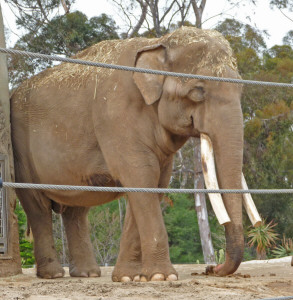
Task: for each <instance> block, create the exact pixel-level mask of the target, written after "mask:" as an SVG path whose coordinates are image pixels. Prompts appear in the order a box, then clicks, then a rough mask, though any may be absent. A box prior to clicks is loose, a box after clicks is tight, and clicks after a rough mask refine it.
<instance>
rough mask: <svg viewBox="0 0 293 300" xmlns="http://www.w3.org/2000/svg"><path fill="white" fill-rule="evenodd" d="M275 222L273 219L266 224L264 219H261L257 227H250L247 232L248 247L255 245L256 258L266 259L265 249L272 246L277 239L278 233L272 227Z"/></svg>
mask: <svg viewBox="0 0 293 300" xmlns="http://www.w3.org/2000/svg"><path fill="white" fill-rule="evenodd" d="M276 225H277V223H273V221H271V222H269V223H268V224H266V220H264V219H263V220H262V222H261V224H260V226H259V227H256V228H254V227H250V228H251V229H249V230H248V232H247V237H248V239H249V240H248V245H249V247H253V246H254V247H256V253H257V259H266V257H267V250H268V249H269V248H272V247H273V246H274V245H275V244H276V241H277V239H278V234H277V233H276V232H275V229H274V227H275V226H276Z"/></svg>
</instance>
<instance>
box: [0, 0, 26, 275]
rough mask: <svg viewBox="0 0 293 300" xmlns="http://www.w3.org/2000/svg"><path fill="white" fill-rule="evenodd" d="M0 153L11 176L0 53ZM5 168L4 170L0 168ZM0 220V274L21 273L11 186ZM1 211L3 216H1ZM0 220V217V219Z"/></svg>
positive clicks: (0, 38)
mask: <svg viewBox="0 0 293 300" xmlns="http://www.w3.org/2000/svg"><path fill="white" fill-rule="evenodd" d="M0 47H2V48H5V37H4V24H3V18H2V10H1V5H0ZM0 91H1V93H0V154H1V157H2V158H3V159H2V165H3V167H2V171H1V177H2V180H3V181H12V179H14V167H13V154H12V145H11V132H10V103H9V87H8V71H7V61H6V55H3V54H1V55H0ZM3 171H4V172H3ZM3 173H4V174H3ZM0 201H3V202H2V204H3V205H2V208H4V209H3V210H2V213H1V220H2V221H3V222H2V225H1V228H2V231H3V232H2V233H1V234H2V237H4V239H5V240H4V244H6V246H5V247H3V251H2V253H0V277H1V276H2V277H4V276H11V275H15V274H19V273H21V260H20V253H19V236H18V226H17V217H16V215H15V214H14V209H15V206H16V195H15V193H14V191H13V190H11V189H7V190H3V191H2V199H0ZM4 215H6V217H5V218H4ZM1 220H0V221H1Z"/></svg>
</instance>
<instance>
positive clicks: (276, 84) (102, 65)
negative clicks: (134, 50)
mask: <svg viewBox="0 0 293 300" xmlns="http://www.w3.org/2000/svg"><path fill="white" fill-rule="evenodd" d="M0 53H6V54H10V55H23V56H27V57H30V58H40V59H45V60H51V61H61V62H66V63H73V64H80V65H86V66H93V67H99V68H107V69H116V70H122V71H131V72H139V73H148V74H153V75H164V76H173V77H180V78H192V79H202V80H211V81H221V82H229V83H238V84H253V85H260V86H274V87H289V88H293V84H292V83H280V82H267V81H255V80H244V79H235V78H223V77H213V76H203V75H195V74H185V73H176V72H167V71H159V70H151V69H144V68H136V67H129V66H121V65H112V64H106V63H99V62H93V61H86V60H81V59H75V58H66V57H61V56H57V55H47V54H41V53H34V52H29V51H21V50H14V49H5V48H0Z"/></svg>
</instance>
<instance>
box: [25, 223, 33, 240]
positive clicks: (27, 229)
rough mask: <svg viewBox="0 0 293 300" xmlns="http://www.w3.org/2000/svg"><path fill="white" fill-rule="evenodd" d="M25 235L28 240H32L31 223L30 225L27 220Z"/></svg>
mask: <svg viewBox="0 0 293 300" xmlns="http://www.w3.org/2000/svg"><path fill="white" fill-rule="evenodd" d="M25 236H26V238H27V239H28V240H29V241H30V242H32V241H33V240H34V237H33V233H32V231H31V225H30V223H29V221H27V224H26V234H25Z"/></svg>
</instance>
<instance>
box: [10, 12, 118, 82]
mask: <svg viewBox="0 0 293 300" xmlns="http://www.w3.org/2000/svg"><path fill="white" fill-rule="evenodd" d="M116 30H117V27H116V25H115V22H114V21H113V20H112V19H111V18H110V17H108V16H107V15H105V14H102V15H100V16H98V17H93V18H91V19H88V18H87V16H86V15H84V14H83V13H81V12H79V11H76V12H73V13H67V14H65V15H62V16H57V17H54V18H53V19H52V20H51V21H50V22H49V23H45V24H43V26H42V28H41V29H40V30H39V32H38V33H37V34H35V33H34V32H29V33H27V34H25V35H23V36H22V37H21V38H20V39H19V40H18V41H17V42H16V44H15V46H14V48H16V49H20V50H26V51H32V52H39V53H44V54H59V55H60V54H61V55H62V54H63V55H65V56H72V55H74V54H75V53H77V52H78V51H80V50H83V49H84V48H86V47H89V46H91V45H93V44H95V43H98V42H100V41H102V40H108V39H117V38H119V37H118V34H117V33H116ZM52 65H53V62H51V61H44V60H41V59H37V60H35V61H34V62H32V61H31V60H29V59H27V58H25V57H23V56H13V57H12V58H11V60H10V68H9V69H10V78H11V79H12V80H11V83H12V84H13V85H14V86H15V85H17V84H19V83H20V82H22V81H23V80H25V79H26V78H29V77H31V76H32V75H34V74H36V73H37V72H39V71H41V70H43V69H45V68H48V67H50V66H52Z"/></svg>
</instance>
